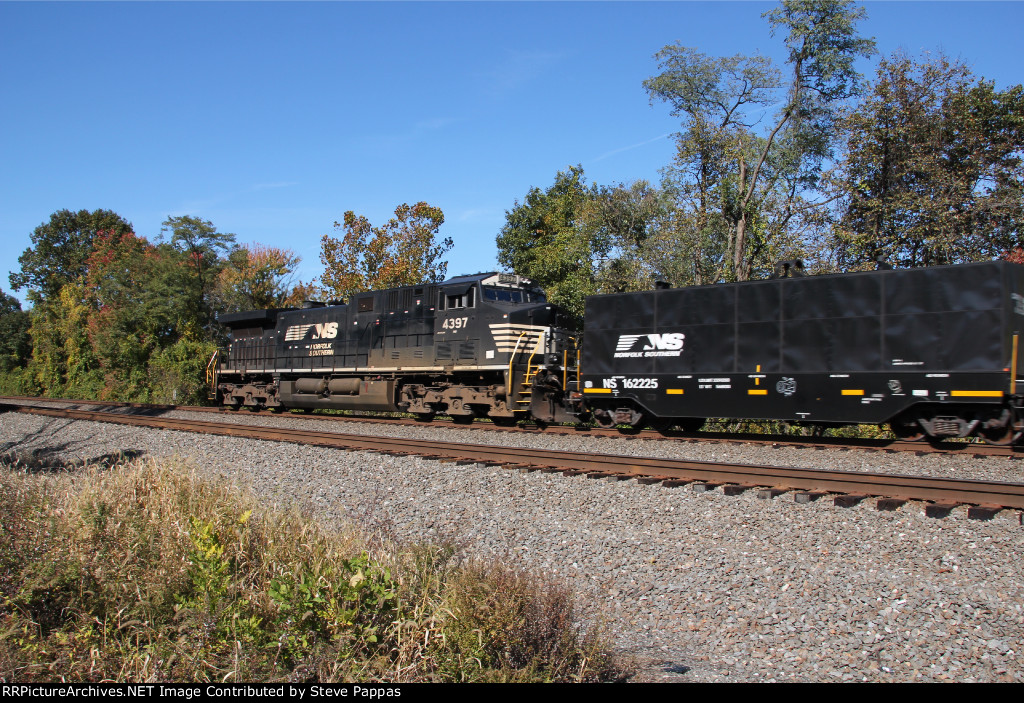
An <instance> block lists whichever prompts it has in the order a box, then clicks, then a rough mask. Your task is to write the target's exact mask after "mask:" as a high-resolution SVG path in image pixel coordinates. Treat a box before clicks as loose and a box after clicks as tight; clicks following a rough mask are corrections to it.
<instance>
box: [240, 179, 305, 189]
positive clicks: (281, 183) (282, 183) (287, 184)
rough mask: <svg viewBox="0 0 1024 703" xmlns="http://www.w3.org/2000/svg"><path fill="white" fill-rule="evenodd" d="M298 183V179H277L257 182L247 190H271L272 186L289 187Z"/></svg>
mask: <svg viewBox="0 0 1024 703" xmlns="http://www.w3.org/2000/svg"><path fill="white" fill-rule="evenodd" d="M297 185H299V182H298V181H279V182H277V183H257V184H256V185H254V186H253V187H251V188H250V189H249V190H272V189H274V188H290V187H292V186H297Z"/></svg>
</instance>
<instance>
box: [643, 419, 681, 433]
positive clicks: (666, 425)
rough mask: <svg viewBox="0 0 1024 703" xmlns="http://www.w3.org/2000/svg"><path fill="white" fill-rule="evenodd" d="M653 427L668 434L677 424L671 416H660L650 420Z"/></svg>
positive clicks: (656, 430)
mask: <svg viewBox="0 0 1024 703" xmlns="http://www.w3.org/2000/svg"><path fill="white" fill-rule="evenodd" d="M649 424H650V426H651V429H652V430H654V431H655V432H658V433H659V434H668V433H669V432H671V431H672V429H673V428H674V427H675V426H676V423H675V422H674V421H673V420H672V419H671V418H666V417H659V418H656V419H653V420H651V421H650V423H649Z"/></svg>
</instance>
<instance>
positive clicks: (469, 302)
mask: <svg viewBox="0 0 1024 703" xmlns="http://www.w3.org/2000/svg"><path fill="white" fill-rule="evenodd" d="M474 290H475V289H474V288H469V289H467V290H466V291H465V292H464V293H455V294H454V295H453V294H451V293H449V294H448V296H447V300H446V302H445V310H457V309H460V308H472V307H475V305H474V301H473V297H474V296H473V291H474Z"/></svg>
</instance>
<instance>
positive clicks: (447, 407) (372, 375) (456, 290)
mask: <svg viewBox="0 0 1024 703" xmlns="http://www.w3.org/2000/svg"><path fill="white" fill-rule="evenodd" d="M219 321H220V322H221V323H222V324H224V325H225V326H227V327H228V328H229V329H230V332H231V341H230V347H229V349H228V355H227V358H226V359H224V360H218V359H216V358H215V359H212V360H211V364H210V367H209V369H208V376H209V380H211V382H212V383H211V388H212V389H213V391H214V392H215V393H216V399H217V401H218V402H219V403H220V404H223V405H226V406H228V407H233V408H240V407H249V408H251V409H254V410H259V409H263V408H266V409H270V410H281V409H283V408H305V409H314V408H331V409H339V410H373V411H395V412H409V413H415V414H416V415H419V416H421V417H423V418H429V417H431V416H433V415H434V414H435V413H444V414H447V415H450V416H452V417H453V418H455V419H456V420H465V421H471V420H472V419H473V418H475V417H489V418H491V419H492V420H494V421H496V422H514V421H515V420H516V419H520V418H524V417H531V418H533V419H535V420H537V421H541V422H565V421H570V420H573V419H575V418H577V417H579V416H580V413H581V412H582V408H581V400H582V399H581V396H580V394H579V393H578V392H577V393H574V392H573V391H571V390H570V388H569V386H570V379H571V382H572V385H573V387H575V384H576V381H577V377H576V367H577V353H578V352H577V349H578V345H577V339H576V337H575V334H574V332H572V331H571V330H568V329H566V328H565V322H564V316H563V313H561V312H560V311H559V310H558V308H557V307H555V306H553V305H550V304H548V303H547V301H546V299H545V297H544V294H543V292H542V291H540V290H539V289H538V288H536V287H535V286H533V285H532V284H531V283H530V281H529V280H527V279H525V278H522V277H520V276H516V275H511V274H499V273H488V274H479V275H475V276H462V277H458V278H452V279H450V280H447V281H445V282H443V283H437V284H423V285H419V286H409V287H403V288H394V289H391V290H383V291H376V292H368V293H357V294H355V295H353V296H352V297H351V299H350V300H348V301H347V304H344V305H340V304H339V305H325V304H322V303H308V304H307V306H306V307H304V308H302V309H286V310H256V311H252V312H241V313H233V314H229V315H222V316H220V318H219Z"/></svg>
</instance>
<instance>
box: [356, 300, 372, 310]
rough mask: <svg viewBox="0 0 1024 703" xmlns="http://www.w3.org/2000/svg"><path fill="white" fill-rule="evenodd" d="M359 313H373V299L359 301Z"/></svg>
mask: <svg viewBox="0 0 1024 703" xmlns="http://www.w3.org/2000/svg"><path fill="white" fill-rule="evenodd" d="M359 312H373V298H372V297H370V298H360V299H359Z"/></svg>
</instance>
